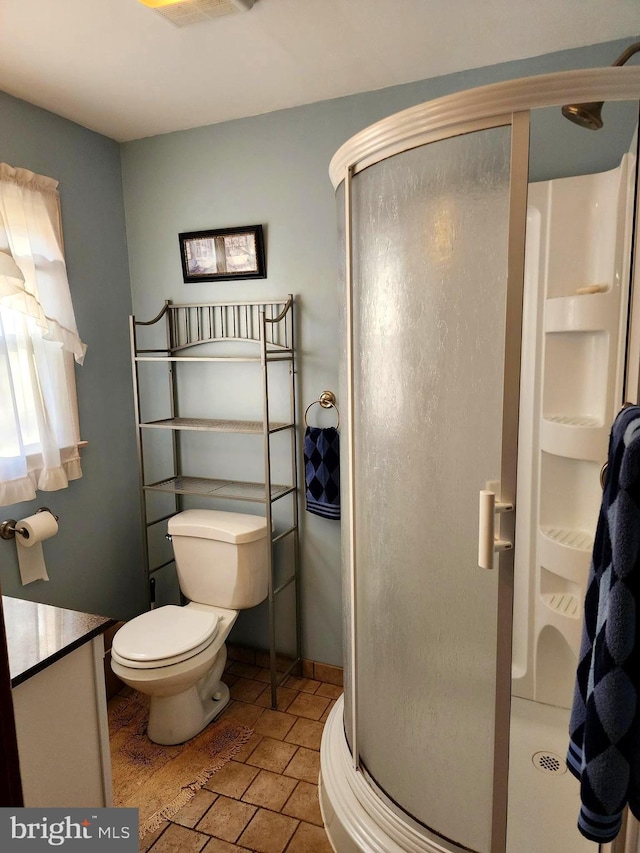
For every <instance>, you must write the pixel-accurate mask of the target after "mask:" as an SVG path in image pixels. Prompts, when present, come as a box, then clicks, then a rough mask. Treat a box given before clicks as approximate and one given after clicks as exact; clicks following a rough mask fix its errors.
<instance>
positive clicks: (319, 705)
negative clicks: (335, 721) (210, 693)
mask: <svg viewBox="0 0 640 853" xmlns="http://www.w3.org/2000/svg"><path fill="white" fill-rule="evenodd" d="M234 686H235V685H234ZM232 689H233V688H232ZM330 701H331V700H330V699H325V698H324V696H314V695H312V694H310V693H298V695H297V696H296V698H295V699H294V700H293V702H292V703H291V704H290V705H289V707H288V708H287V712H288V713H289V714H295V715H296V716H298V717H307V719H309V720H319V719H320V717H321V716H322V715H323V714H324V712H325V711H326V710H327V706H328V705H329V702H330Z"/></svg>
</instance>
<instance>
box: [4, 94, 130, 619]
mask: <svg viewBox="0 0 640 853" xmlns="http://www.w3.org/2000/svg"><path fill="white" fill-rule="evenodd" d="M0 161H4V162H7V163H9V164H11V165H12V166H15V167H18V166H21V167H24V168H26V169H31V170H32V171H34V172H37V173H39V174H43V175H48V176H50V177H52V178H55V179H56V180H58V181H59V182H60V184H59V191H60V198H61V206H62V223H63V229H64V239H65V250H66V259H67V267H68V274H69V283H70V287H71V295H72V299H73V304H74V307H75V314H76V320H77V323H78V329H79V331H80V335H81V337H82V339H83V340H84V342H85V343H86V344H87V346H88V350H87V355H86V358H85V363H84V365H83V366H82V367H76V379H77V385H78V402H79V409H80V430H81V434H82V438H83V439H85V440H87V441H88V442H89V446H88V447H87V448H86V450H84V451H83V456H82V467H83V472H84V476H83V478H82V479H80V480H77V481H74V482H72V483H71V484H70V486H69V488H67V489H62V490H61V491H57V492H48V493H47V492H39V493H38V497H37V498H36V500H34V501H24V502H22V503H19V504H15V505H14V506H9V507H0V514H1V516H2V519H4V518H16V519H19V518H23V517H25V516H28V515H31V514H32V513H34V512H35V511H36V509H37V508H38V507H39V506H43V505H44V506H49V507H50V508H51V510H52V511H53V512H54V513H55V514H56V515H58V516H59V517H60V520H59V532H58V535H57V536H55V537H54V538H53V539H50V540H48V541H47V542H45V543H44V545H43V548H44V554H45V560H46V564H47V569H48V573H49V577H50V581H48V582H45V581H36V582H34V583H32V584H29V585H27V586H22V585H21V583H20V576H19V572H18V562H17V556H16V546H15V544H14V543H13V542H3V541H0V586H1V588H2V592H3V594H5V595H12V596H16V597H19V598H28V599H35V600H37V601H41V602H45V603H48V604H56V605H58V606H61V607H69V608H71V609H76V610H84V611H88V612H92V613H100V614H104V615H106V616H115V617H118V618H126V617H129V616H131V615H134V614H135V613H137V612H140V610H141V609H143V607H144V598H143V595H144V588H143V584H142V576H141V569H140V566H141V536H140V520H139V519H140V515H139V501H138V486H137V477H136V464H137V463H136V452H135V443H134V431H133V406H132V393H131V368H130V364H129V352H128V350H129V342H128V341H129V338H128V321H127V316H128V314H129V313H130V312H131V291H130V287H129V270H128V261H127V246H126V236H125V229H124V210H123V199H122V178H121V168H120V146H119V145H118V144H117V143H116V142H114V141H113V140H111V139H107V138H106V137H104V136H101V135H99V134H97V133H93V132H91V131H89V130H86V129H85V128H82V127H80V126H78V125H77V124H74V123H73V122H70V121H67V120H65V119H63V118H60V117H59V116H56V115H54V114H52V113H49V112H47V111H45V110H42V109H39V108H37V107H34V106H32V105H31V104H28V103H25V102H24V101H20V100H17V99H15V98H12V97H10V96H8V95H5V94H2V93H0ZM0 405H1V402H0Z"/></svg>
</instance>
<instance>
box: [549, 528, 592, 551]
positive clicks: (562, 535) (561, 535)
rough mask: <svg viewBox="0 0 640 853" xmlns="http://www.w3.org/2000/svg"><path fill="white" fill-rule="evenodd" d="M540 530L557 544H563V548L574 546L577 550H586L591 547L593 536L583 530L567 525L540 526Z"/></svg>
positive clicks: (589, 549)
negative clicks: (573, 528)
mask: <svg viewBox="0 0 640 853" xmlns="http://www.w3.org/2000/svg"><path fill="white" fill-rule="evenodd" d="M540 530H541V532H542V533H543V534H544V535H545V536H547V537H548V538H549V539H551V541H552V542H556V543H557V544H558V545H564V546H565V548H575V549H577V550H578V551H588V552H589V553H590V552H591V550H592V549H593V536H591V535H590V534H589V533H585V532H584V531H583V530H572V529H571V528H569V527H547V526H545V527H541V528H540Z"/></svg>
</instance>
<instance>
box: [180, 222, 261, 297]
mask: <svg viewBox="0 0 640 853" xmlns="http://www.w3.org/2000/svg"><path fill="white" fill-rule="evenodd" d="M178 239H179V242H180V260H181V262H182V276H183V279H184V281H185V282H187V283H188V282H191V281H233V280H235V279H248V278H266V277H267V269H266V264H265V252H264V237H263V233H262V225H242V226H238V227H235V228H217V229H214V230H209V231H188V232H185V233H182V234H178Z"/></svg>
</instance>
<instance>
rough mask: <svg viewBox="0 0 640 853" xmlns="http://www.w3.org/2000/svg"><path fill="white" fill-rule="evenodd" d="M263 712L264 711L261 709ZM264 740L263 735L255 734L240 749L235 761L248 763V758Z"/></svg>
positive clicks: (234, 757) (234, 758)
mask: <svg viewBox="0 0 640 853" xmlns="http://www.w3.org/2000/svg"><path fill="white" fill-rule="evenodd" d="M261 710H262V709H261ZM261 740H262V735H259V734H258V733H257V732H254V733H253V734H252V735H251V737H250V738H249V740H248V741H247V742H246V743H245V744H243V746H241V747H240V749H239V750H238V751H237V752H236V754H235V755H234V756H233V760H234V761H241V762H246V760H247V758H249V756H250V755H251V753H252V752H253V750H254V749H255V748H256V746H257V745H258V744H259V743H260V741H261Z"/></svg>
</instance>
